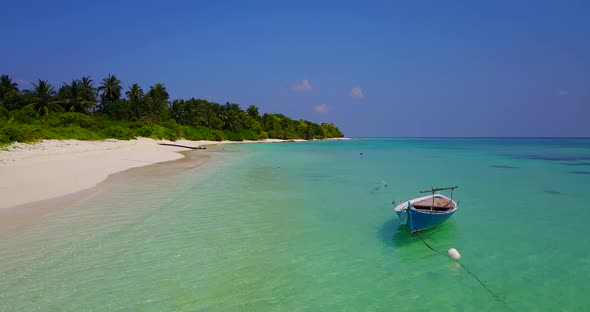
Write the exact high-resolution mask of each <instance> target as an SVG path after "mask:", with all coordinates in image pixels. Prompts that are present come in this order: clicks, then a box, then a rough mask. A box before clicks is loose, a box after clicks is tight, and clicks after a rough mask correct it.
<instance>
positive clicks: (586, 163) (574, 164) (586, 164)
mask: <svg viewBox="0 0 590 312" xmlns="http://www.w3.org/2000/svg"><path fill="white" fill-rule="evenodd" d="M560 165H564V166H590V162H581V163H560Z"/></svg>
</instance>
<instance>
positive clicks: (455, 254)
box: [449, 248, 461, 260]
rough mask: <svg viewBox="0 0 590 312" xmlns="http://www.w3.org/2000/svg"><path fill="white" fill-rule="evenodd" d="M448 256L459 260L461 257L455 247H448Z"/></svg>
mask: <svg viewBox="0 0 590 312" xmlns="http://www.w3.org/2000/svg"><path fill="white" fill-rule="evenodd" d="M449 257H451V259H453V260H459V259H461V254H460V253H459V252H458V251H457V249H455V248H451V249H449Z"/></svg>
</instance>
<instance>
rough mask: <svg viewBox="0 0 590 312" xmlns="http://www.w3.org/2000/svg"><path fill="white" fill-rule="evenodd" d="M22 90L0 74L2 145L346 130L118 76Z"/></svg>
mask: <svg viewBox="0 0 590 312" xmlns="http://www.w3.org/2000/svg"><path fill="white" fill-rule="evenodd" d="M32 85H33V88H32V89H30V90H26V89H25V90H19V87H18V85H17V83H16V82H14V81H13V80H12V78H11V77H9V76H8V75H2V76H0V144H6V143H10V142H14V141H21V142H28V141H35V140H41V139H87V140H95V139H104V138H118V139H130V138H134V137H137V136H145V137H153V138H160V139H170V140H175V139H178V138H186V139H190V140H238V141H239V140H258V139H266V138H277V139H308V140H309V139H324V138H336V137H342V136H343V135H342V133H341V132H340V130H339V129H338V128H337V127H336V126H335V125H333V124H331V123H323V124H316V123H313V122H310V121H307V120H302V119H300V120H294V119H291V118H289V117H287V116H285V115H282V114H267V113H265V114H263V115H262V116H261V115H260V113H259V110H258V107H256V106H254V105H250V106H249V107H248V108H247V109H246V110H245V111H244V110H242V108H241V107H240V106H239V105H238V104H234V103H229V102H228V103H225V104H223V105H222V104H218V103H214V102H209V101H206V100H203V99H195V98H191V99H188V100H173V101H170V96H169V94H168V91H167V90H166V87H165V86H164V85H163V84H161V83H156V84H154V85H153V86H150V87H149V89H148V90H147V91H144V90H143V89H142V88H141V87H140V86H139V85H138V84H132V85H131V86H129V87H128V89H127V90H126V91H124V90H123V87H122V85H121V81H120V80H119V79H118V78H117V77H116V76H115V75H108V76H107V77H105V78H104V79H102V80H101V81H100V84H99V85H98V86H97V87H95V85H94V81H93V80H92V79H91V78H90V77H82V78H81V79H75V80H72V81H71V82H69V83H63V85H62V86H61V87H59V89H57V90H56V89H55V87H54V86H52V85H51V84H49V83H48V82H47V81H43V80H39V81H38V82H36V83H33V84H32Z"/></svg>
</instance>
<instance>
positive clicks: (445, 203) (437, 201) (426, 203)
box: [412, 197, 455, 208]
mask: <svg viewBox="0 0 590 312" xmlns="http://www.w3.org/2000/svg"><path fill="white" fill-rule="evenodd" d="M412 206H414V207H416V206H419V207H433V206H432V197H430V198H426V199H423V200H421V201H417V202H414V203H413V204H412ZM434 207H435V208H436V207H438V208H454V207H455V205H454V204H453V203H452V202H451V201H450V200H448V199H446V198H442V197H435V198H434Z"/></svg>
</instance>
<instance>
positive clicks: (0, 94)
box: [0, 75, 18, 100]
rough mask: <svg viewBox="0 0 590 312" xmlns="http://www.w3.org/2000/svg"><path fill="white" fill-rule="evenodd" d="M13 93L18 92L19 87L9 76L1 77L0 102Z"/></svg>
mask: <svg viewBox="0 0 590 312" xmlns="http://www.w3.org/2000/svg"><path fill="white" fill-rule="evenodd" d="M11 92H18V85H17V84H16V82H12V78H10V77H9V76H8V75H2V76H0V100H2V99H4V98H5V97H6V96H8V94H9V93H11Z"/></svg>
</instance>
